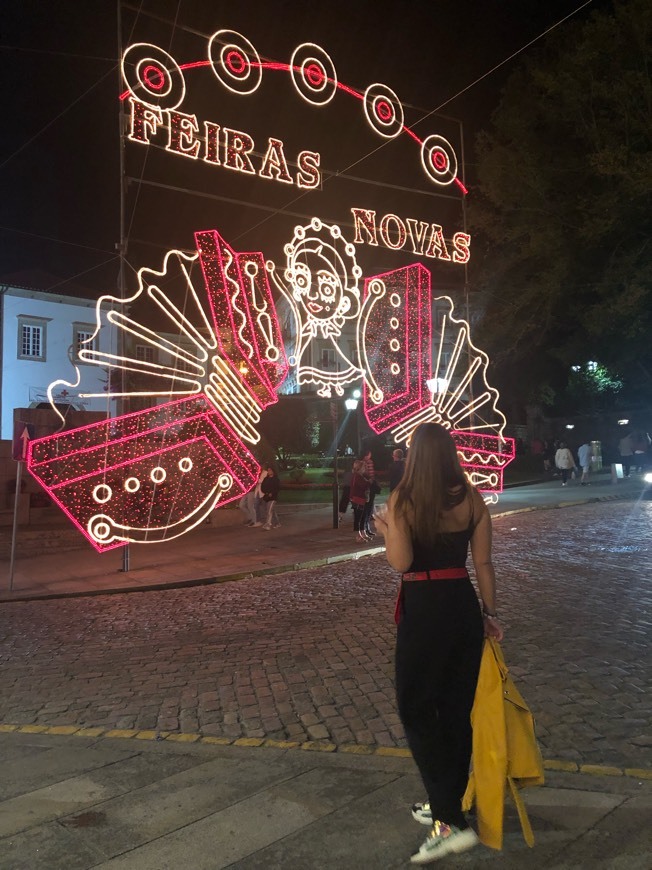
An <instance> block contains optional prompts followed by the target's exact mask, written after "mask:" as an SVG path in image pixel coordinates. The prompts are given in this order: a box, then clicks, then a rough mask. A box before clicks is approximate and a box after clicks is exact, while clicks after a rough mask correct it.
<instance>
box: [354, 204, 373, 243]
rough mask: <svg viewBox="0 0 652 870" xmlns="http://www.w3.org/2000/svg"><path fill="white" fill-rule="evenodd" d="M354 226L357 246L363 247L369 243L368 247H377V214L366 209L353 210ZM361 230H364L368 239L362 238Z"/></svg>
mask: <svg viewBox="0 0 652 870" xmlns="http://www.w3.org/2000/svg"><path fill="white" fill-rule="evenodd" d="M351 211H352V213H353V226H354V229H355V238H354V239H353V241H354V242H355V243H356V245H361V244H363V242H365V241H366V242H367V244H368V245H377V244H378V236H377V235H376V212H375V211H372V210H371V209H366V208H352V209H351ZM360 230H364V231H365V233H366V235H367V237H366V239H363V238H362V234H361V232H360Z"/></svg>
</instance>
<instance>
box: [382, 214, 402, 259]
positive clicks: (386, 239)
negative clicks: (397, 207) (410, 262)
mask: <svg viewBox="0 0 652 870" xmlns="http://www.w3.org/2000/svg"><path fill="white" fill-rule="evenodd" d="M392 222H393V223H394V224H395V226H396V231H397V234H398V235H397V237H396V241H394V242H393V241H392V239H391V238H390V235H389V226H390V223H392ZM380 237H381V239H382V240H383V244H384V245H385V247H387V248H393V249H394V250H395V251H399V250H400V249H401V248H402V247H403V245H404V244H405V224H404V223H403V221H402V220H401V219H400V217H399V216H398V215H395V214H386V215H385V217H384V218H383V219H382V220H381V222H380Z"/></svg>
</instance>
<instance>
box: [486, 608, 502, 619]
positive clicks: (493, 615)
mask: <svg viewBox="0 0 652 870" xmlns="http://www.w3.org/2000/svg"><path fill="white" fill-rule="evenodd" d="M482 615H483V617H486V619H498V613H489V611H488V610H485V609H484V607H483V608H482Z"/></svg>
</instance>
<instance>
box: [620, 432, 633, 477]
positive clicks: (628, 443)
mask: <svg viewBox="0 0 652 870" xmlns="http://www.w3.org/2000/svg"><path fill="white" fill-rule="evenodd" d="M618 452H619V453H620V461H621V462H622V465H623V474H624V476H625V477H629V472H630V469H631V467H632V462H633V460H634V449H633V447H632V436H631V433H630V434H629V435H625V437H624V438H621V439H620V441H619V442H618Z"/></svg>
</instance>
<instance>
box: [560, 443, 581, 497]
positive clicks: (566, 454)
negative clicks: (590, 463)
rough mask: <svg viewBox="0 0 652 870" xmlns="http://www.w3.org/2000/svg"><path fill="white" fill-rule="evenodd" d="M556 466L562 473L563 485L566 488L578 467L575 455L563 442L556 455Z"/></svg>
mask: <svg viewBox="0 0 652 870" xmlns="http://www.w3.org/2000/svg"><path fill="white" fill-rule="evenodd" d="M555 465H556V466H557V468H558V469H559V470H560V471H561V485H562V486H566V481H567V480H568V478H569V476H570V473H571V471H575V469H576V468H577V466H576V465H575V460H574V459H573V454H572V453H571V452H570V450H569V449H568V447H567V446H566V445H565V444H564V442H563V441H562V442H561V443H560V444H559V449H558V450H557V452H556V453H555Z"/></svg>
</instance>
